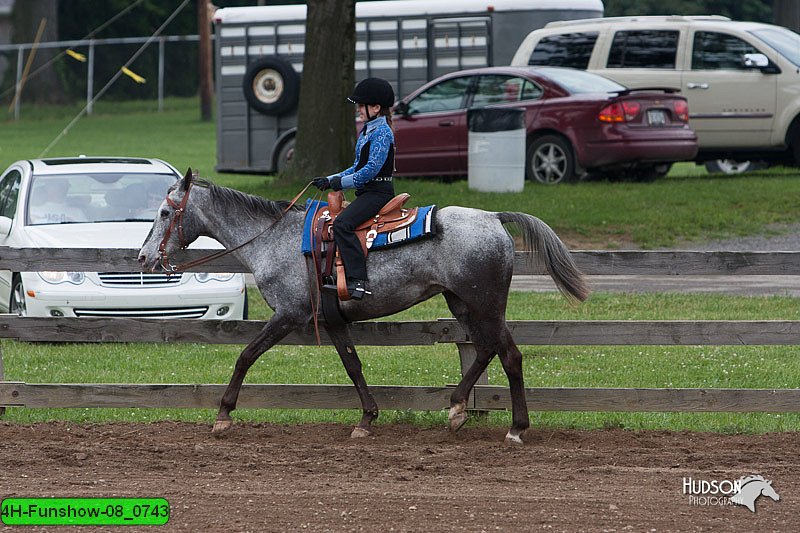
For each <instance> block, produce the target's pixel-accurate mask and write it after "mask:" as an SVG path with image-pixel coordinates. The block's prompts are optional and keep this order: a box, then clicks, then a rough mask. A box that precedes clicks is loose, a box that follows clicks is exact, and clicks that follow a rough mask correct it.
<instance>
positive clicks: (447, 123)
mask: <svg viewBox="0 0 800 533" xmlns="http://www.w3.org/2000/svg"><path fill="white" fill-rule="evenodd" d="M439 125H440V126H444V127H449V126H453V125H455V121H453V120H440V121H439Z"/></svg>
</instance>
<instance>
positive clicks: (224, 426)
mask: <svg viewBox="0 0 800 533" xmlns="http://www.w3.org/2000/svg"><path fill="white" fill-rule="evenodd" d="M231 426H233V420H217V421H215V422H214V427H213V428H212V429H211V434H212V435H214V436H217V437H219V436H220V435H222V434H223V433H225V432H227V431H228V430H229V429H231Z"/></svg>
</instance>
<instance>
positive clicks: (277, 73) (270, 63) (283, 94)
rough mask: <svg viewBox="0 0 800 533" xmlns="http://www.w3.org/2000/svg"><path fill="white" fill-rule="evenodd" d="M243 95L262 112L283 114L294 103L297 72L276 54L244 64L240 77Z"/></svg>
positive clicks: (295, 101) (297, 88)
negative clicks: (245, 66) (243, 71)
mask: <svg viewBox="0 0 800 533" xmlns="http://www.w3.org/2000/svg"><path fill="white" fill-rule="evenodd" d="M242 90H243V91H244V97H245V99H246V100H247V102H248V103H249V104H250V106H251V107H252V108H253V109H255V110H256V111H258V112H260V113H264V114H265V115H283V114H286V113H288V112H289V111H291V110H293V109H294V108H295V107H296V106H297V99H298V97H299V96H300V76H299V75H298V74H297V72H295V70H294V67H292V65H291V63H289V62H288V61H286V60H285V59H281V58H280V57H265V58H262V59H259V60H258V61H255V62H253V63H251V64H250V65H248V66H247V70H246V71H245V73H244V79H243V80H242Z"/></svg>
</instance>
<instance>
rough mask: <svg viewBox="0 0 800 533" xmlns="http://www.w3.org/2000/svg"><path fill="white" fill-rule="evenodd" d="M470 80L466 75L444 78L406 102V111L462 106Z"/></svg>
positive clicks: (425, 110) (422, 111) (457, 107)
mask: <svg viewBox="0 0 800 533" xmlns="http://www.w3.org/2000/svg"><path fill="white" fill-rule="evenodd" d="M471 81H472V77H471V76H466V77H463V78H453V79H449V80H445V81H443V82H442V83H438V84H436V85H434V86H433V87H430V88H429V89H428V90H426V91H424V92H422V93H420V94H418V95H417V96H416V98H414V99H413V100H411V101H410V102H409V103H408V113H409V114H410V115H415V114H417V113H435V112H437V111H452V110H454V109H461V108H463V107H464V106H465V104H464V99H465V96H466V94H467V89H469V85H470V82H471Z"/></svg>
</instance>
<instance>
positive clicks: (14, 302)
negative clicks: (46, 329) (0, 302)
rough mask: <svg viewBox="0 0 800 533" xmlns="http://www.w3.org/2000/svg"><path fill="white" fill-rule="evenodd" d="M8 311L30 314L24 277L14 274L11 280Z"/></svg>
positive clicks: (17, 313)
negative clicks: (26, 301)
mask: <svg viewBox="0 0 800 533" xmlns="http://www.w3.org/2000/svg"><path fill="white" fill-rule="evenodd" d="M8 312H9V313H11V314H12V315H17V316H28V306H27V305H26V303H25V287H24V286H23V285H22V277H21V276H20V275H19V274H14V277H13V278H12V281H11V300H10V301H9V302H8Z"/></svg>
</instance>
